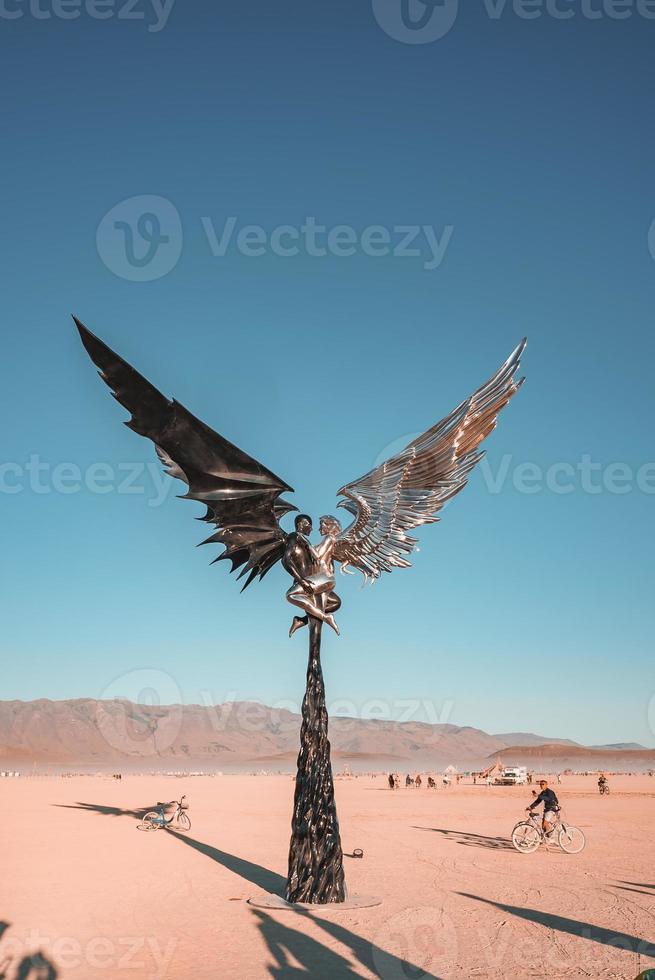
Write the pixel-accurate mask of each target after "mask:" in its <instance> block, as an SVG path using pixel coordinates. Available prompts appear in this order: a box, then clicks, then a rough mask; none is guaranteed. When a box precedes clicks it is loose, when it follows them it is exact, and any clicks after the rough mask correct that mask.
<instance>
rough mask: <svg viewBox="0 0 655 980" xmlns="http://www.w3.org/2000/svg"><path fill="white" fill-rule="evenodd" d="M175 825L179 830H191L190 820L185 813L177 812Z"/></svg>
mask: <svg viewBox="0 0 655 980" xmlns="http://www.w3.org/2000/svg"><path fill="white" fill-rule="evenodd" d="M177 825H178V827H179V828H180V830H191V821H190V820H189V818H188V817H187V815H186V813H184V811H182V813H178V815H177Z"/></svg>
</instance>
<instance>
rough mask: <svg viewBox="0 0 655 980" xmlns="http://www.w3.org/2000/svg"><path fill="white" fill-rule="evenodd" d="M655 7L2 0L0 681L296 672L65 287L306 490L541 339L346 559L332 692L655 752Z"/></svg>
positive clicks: (226, 684)
mask: <svg viewBox="0 0 655 980" xmlns="http://www.w3.org/2000/svg"><path fill="white" fill-rule="evenodd" d="M650 7H652V4H651V5H650ZM650 7H649V5H648V4H646V3H645V2H642V3H640V4H637V3H635V4H634V5H621V8H620V11H619V5H616V4H612V3H610V2H609V0H586V2H585V3H583V2H582V0H579V2H575V0H560V2H559V4H558V5H557V6H554V4H553V3H552V2H549V4H548V8H546V5H545V4H544V6H543V9H542V8H539V7H537V8H535V7H534V5H530V7H529V11H530V12H531V14H534V13H535V10H538V11H540V13H541V16H538V17H534V18H532V17H530V19H528V18H527V17H526V16H525V14H526V11H528V7H527V6H526V7H522V6H521V5H519V4H514V5H513V4H512V3H510V2H509V0H508V2H507V3H506V4H503V3H500V2H496V3H491V0H488V2H487V4H486V5H485V3H484V2H482V0H480V2H473V0H471V2H469V0H467V2H466V3H461V4H460V5H459V10H458V9H457V5H456V4H455V3H454V2H453V0H446V2H445V4H444V5H439V4H437V6H436V7H434V9H431V8H428V7H424V5H423V4H422V3H420V2H419V0H410V2H409V6H408V9H406V10H405V11H404V14H405V20H404V21H403V19H402V15H403V9H402V7H401V0H374V2H373V3H371V0H362V2H361V3H353V2H352V0H348V2H346V0H333V2H331V3H317V2H314V0H309V2H308V0H302V2H301V0H286V2H285V3H270V0H249V2H247V3H240V4H218V3H203V2H201V0H186V2H183V0H176V2H174V3H173V5H172V7H171V8H166V9H164V8H163V7H162V6H161V5H160V4H157V5H153V4H152V3H151V2H150V0H137V3H136V4H135V5H133V6H131V7H130V8H128V7H127V5H126V4H125V0H116V2H112V0H109V3H108V4H105V5H104V6H102V7H101V6H100V5H98V6H93V5H92V4H91V3H90V0H88V2H81V3H80V4H79V5H78V6H75V0H72V2H69V3H68V5H66V4H62V3H61V2H60V0H38V4H37V0H24V2H22V0H3V5H2V12H0V20H1V21H2V23H0V28H1V31H0V34H1V41H0V43H1V44H2V61H1V63H2V69H1V70H2V73H3V76H4V80H3V91H4V93H5V100H4V102H5V105H4V114H3V116H4V119H3V136H4V141H3V143H4V150H3V155H2V164H1V166H2V171H3V177H2V182H1V184H0V194H1V195H2V215H3V226H2V232H3V235H2V238H3V243H4V251H3V261H2V271H3V289H2V309H3V316H2V332H3V345H2V385H1V386H0V399H1V401H2V417H3V420H4V424H3V427H2V449H1V454H2V461H1V463H2V468H1V470H0V474H1V481H0V482H1V484H2V492H0V513H1V515H2V581H1V583H0V586H1V597H2V599H1V601H2V641H1V642H2V647H3V650H2V654H3V668H2V684H1V694H0V696H1V697H3V698H22V699H31V698H37V697H50V698H69V697H83V696H90V697H101V696H113V695H114V694H121V693H123V694H126V695H130V694H134V693H138V691H139V690H142V689H143V688H144V686H145V687H148V686H151V687H154V688H155V689H156V690H157V692H158V694H159V696H160V697H161V698H162V699H163V700H165V701H167V700H176V699H183V700H185V701H193V702H201V703H202V702H203V701H205V702H207V701H216V702H218V701H223V700H225V699H227V698H231V699H244V700H245V699H261V700H263V701H265V702H267V703H269V704H270V703H274V704H281V703H288V704H291V705H294V704H295V705H299V703H300V700H301V698H302V692H303V687H304V669H305V656H306V653H305V645H306V639H305V638H304V637H303V636H302V634H301V635H297V636H295V637H294V638H293V640H291V641H290V640H288V639H287V636H286V631H287V628H288V623H289V621H290V614H291V609H290V607H289V606H288V605H287V604H286V603H285V602H284V600H283V596H284V590H285V589H286V587H287V578H286V575H285V574H284V573H283V571H282V570H281V569H280V568H277V569H275V570H273V571H272V572H271V573H270V574H269V576H268V577H267V578H266V579H265V580H264V582H263V583H261V584H255V585H253V586H251V587H250V588H249V589H248V591H247V592H246V593H244V594H243V595H240V594H239V590H238V587H237V584H236V581H234V580H233V579H232V578H231V577H230V576H229V574H228V569H227V566H226V565H217V566H214V567H210V566H209V561H210V558H211V557H212V556H211V555H210V554H209V549H208V548H205V549H198V550H194V547H193V546H194V544H195V543H196V542H197V541H199V540H201V538H202V537H203V536H204V535H203V531H204V530H205V528H204V525H200V524H196V523H194V521H193V517H194V516H197V514H199V513H201V508H200V507H197V506H196V505H194V504H190V503H188V502H182V501H178V500H176V499H175V492H181V491H182V487H181V486H179V485H174V484H172V483H170V481H169V483H170V486H169V487H168V488H167V489H168V493H167V495H166V496H165V499H164V500H163V501H162V500H161V495H162V492H163V488H164V486H165V482H164V478H162V477H161V476H160V469H159V467H158V465H157V463H156V459H155V456H154V453H153V451H152V447H151V445H150V444H149V443H148V442H147V441H145V440H143V439H140V438H139V437H137V436H136V435H134V434H133V433H131V432H130V431H129V430H128V429H126V428H125V427H123V426H122V425H121V420H123V419H124V418H125V417H126V415H125V412H124V410H123V409H122V408H121V407H120V406H119V405H117V404H116V403H115V402H114V401H113V399H112V398H111V397H110V395H109V392H108V391H107V389H106V388H105V386H104V385H103V384H102V382H101V381H100V380H99V379H98V378H97V376H96V374H95V371H94V369H93V366H92V365H91V364H90V362H89V360H88V358H87V356H86V354H85V352H84V351H83V350H82V348H81V345H80V343H79V339H78V337H77V334H76V332H75V331H74V328H73V324H72V321H71V320H70V313H72V312H74V313H76V314H77V315H78V316H79V317H80V318H81V319H82V320H83V321H84V322H85V323H86V324H87V325H88V326H89V327H90V328H91V329H92V330H94V331H95V332H96V333H98V334H99V335H100V336H101V337H103V339H105V340H106V341H107V343H109V344H110V346H112V347H114V348H115V349H117V350H118V351H119V352H121V353H122V354H123V355H124V356H125V357H126V358H127V359H128V360H130V361H131V362H132V363H133V364H134V365H135V366H136V367H138V368H139V369H140V370H141V371H142V372H143V373H145V374H146V375H147V376H148V377H149V378H150V379H151V380H152V381H153V382H154V383H155V384H156V385H157V386H158V387H160V388H161V389H162V390H163V391H164V392H166V393H167V394H169V395H173V396H175V397H176V398H177V399H178V400H180V401H181V402H182V403H183V404H185V405H186V406H187V407H188V408H189V409H190V410H191V411H193V412H194V413H195V414H197V415H199V416H200V417H201V418H202V419H203V420H205V421H206V422H207V423H209V424H210V425H212V426H213V427H214V428H216V429H217V430H218V431H220V432H221V433H223V434H224V435H225V436H226V437H227V438H229V439H230V440H232V441H233V442H235V443H237V444H238V445H239V446H241V447H242V448H244V449H245V450H246V451H247V452H249V453H251V454H252V455H254V456H256V457H257V458H258V459H260V460H261V461H262V462H263V463H264V464H265V465H267V466H268V467H269V468H271V469H272V470H273V471H274V472H276V473H277V474H279V475H280V476H281V477H282V478H283V479H285V480H286V481H287V482H288V483H290V484H291V485H292V486H293V487H295V489H296V494H295V498H294V499H295V503H296V504H297V505H298V506H299V507H300V508H301V509H302V510H305V511H308V512H309V513H311V514H313V515H314V516H315V517H317V516H318V515H320V514H322V513H329V512H331V511H333V510H334V504H335V492H336V490H337V489H338V487H340V486H341V485H342V484H343V483H345V482H348V481H350V480H352V479H354V478H356V477H357V476H359V475H361V474H362V473H364V472H365V471H367V470H368V469H369V468H370V467H371V466H372V465H373V464H374V463H375V462H376V461H378V460H380V459H381V458H383V455H384V453H385V451H387V450H389V447H391V449H392V450H393V449H397V448H399V447H400V445H402V443H403V441H408V440H409V439H410V438H412V437H413V436H414V435H415V434H416V433H417V432H419V431H421V430H422V429H424V428H427V427H428V426H429V425H431V424H432V423H434V422H435V421H436V420H437V419H439V418H441V417H442V416H443V415H445V414H446V413H447V412H449V411H450V410H451V409H452V408H453V407H454V406H455V405H456V404H457V403H458V402H459V401H460V400H461V399H462V398H464V397H465V396H467V395H468V394H469V393H470V392H471V391H472V390H473V389H474V388H475V387H476V386H477V385H478V384H480V383H481V382H482V381H483V380H485V379H486V378H487V377H488V376H489V375H490V374H491V373H492V372H493V371H494V370H495V369H496V368H497V367H498V366H499V364H500V363H501V362H502V361H503V360H504V359H505V357H506V356H507V354H508V353H509V352H510V350H511V349H512V348H513V347H514V345H515V344H516V343H517V342H518V340H519V339H520V338H521V337H522V336H523V335H524V334H527V335H528V337H529V346H528V350H527V352H526V356H525V359H524V370H525V373H526V374H527V377H528V381H527V383H526V385H525V386H524V388H523V389H522V391H521V392H520V393H519V395H518V396H517V397H516V398H515V399H514V400H513V402H512V403H511V405H510V406H509V407H508V408H507V409H506V410H505V411H504V413H503V414H502V416H501V418H500V424H499V428H498V430H497V432H496V433H495V434H494V435H493V436H492V438H491V439H489V440H488V442H487V449H488V457H487V464H486V468H484V469H482V470H481V469H478V470H477V471H476V473H475V474H474V476H473V478H472V480H471V482H470V484H469V486H468V487H467V488H466V489H465V491H464V492H463V493H462V494H460V496H459V497H457V499H456V500H455V501H454V502H453V503H452V504H451V505H450V506H449V507H448V508H447V510H446V512H445V513H444V518H443V521H442V522H441V523H440V524H438V525H436V526H432V527H428V528H424V529H423V530H422V532H421V533H420V537H421V551H420V553H419V554H418V555H417V556H416V561H415V566H414V567H413V568H412V569H411V570H407V571H402V570H398V571H396V572H394V573H393V575H389V576H385V577H384V579H383V580H382V581H380V582H379V583H378V584H376V585H375V586H374V587H373V588H369V589H365V590H363V591H362V590H361V589H360V582H359V579H358V580H356V579H345V578H344V579H341V580H340V592H341V594H342V597H343V600H344V604H343V609H342V611H341V612H340V614H339V622H340V625H341V629H342V636H341V638H340V639H337V638H336V637H333V636H332V635H330V636H329V637H325V639H324V648H325V653H324V662H325V671H326V682H327V685H328V699H329V701H330V703H331V704H332V706H333V709H334V710H335V711H343V712H345V713H353V712H357V713H360V714H364V715H371V716H373V715H376V714H377V715H382V716H385V717H395V718H400V717H414V718H421V719H424V720H425V719H427V720H439V721H449V722H452V723H454V724H470V725H473V726H477V727H481V728H484V729H485V730H487V731H492V732H502V731H517V730H518V731H535V732H538V733H541V734H544V735H551V736H561V737H570V738H575V739H579V740H582V741H585V742H589V743H598V742H615V741H632V740H635V741H638V742H641V743H644V744H647V745H653V744H655V734H654V730H653V729H654V728H655V706H651V722H650V724H649V720H648V711H649V703H650V699H651V697H652V695H653V691H654V689H655V684H654V680H653V577H654V576H653V508H654V505H655V465H654V463H653V461H654V460H655V450H654V448H653V438H652V425H653V353H654V348H655V342H654V339H653V326H654V313H653V311H654V309H655V260H654V258H653V256H654V255H655V226H653V228H652V229H651V225H652V222H653V220H654V219H655V183H654V180H653V174H654V173H655V137H654V135H653V134H654V132H655V129H654V127H653V107H654V106H655V98H654V92H653V89H654V84H653V83H654V81H655V59H654V58H653V51H654V50H655V20H653V19H649V18H648V17H647V16H646V14H647V13H648V12H649V9H650ZM558 12H559V13H558ZM562 12H563V13H565V14H568V13H572V16H571V17H570V18H568V17H567V18H564V16H560V15H562ZM618 12H620V13H622V14H626V13H628V16H626V17H625V18H623V19H618V16H617V14H618ZM408 13H409V16H410V20H409V21H408V19H407V14H408ZM650 13H651V14H652V13H653V11H652V10H651V11H650ZM100 14H102V17H103V19H100V16H99V15H100ZM139 14H141V15H143V16H141V17H139V16H137V15H139ZM411 18H413V21H412V20H411ZM448 18H450V20H448ZM453 19H454V21H453ZM423 21H426V24H425V26H423V27H421V24H422V23H423ZM412 24H413V26H412ZM449 25H452V26H450V29H449V30H447V28H448V27H449ZM426 32H427V33H426ZM439 35H443V36H439ZM124 202H126V203H124ZM247 226H255V228H254V229H253V228H252V227H251V228H250V229H248V228H247ZM282 226H285V227H282ZM316 226H320V227H322V228H324V229H325V230H320V228H319V229H317V228H316ZM339 226H344V227H339ZM403 229H404V230H403ZM649 231H650V248H649ZM328 232H329V237H328ZM410 238H411V240H410ZM408 252H409V253H410V254H407V253H408ZM254 253H257V254H254ZM339 513H343V512H339Z"/></svg>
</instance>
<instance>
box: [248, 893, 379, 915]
mask: <svg viewBox="0 0 655 980" xmlns="http://www.w3.org/2000/svg"><path fill="white" fill-rule="evenodd" d="M248 905H253V906H254V907H255V908H256V909H277V910H279V911H286V912H293V911H294V909H297V910H301V911H303V912H332V911H335V912H347V911H348V910H349V909H368V908H373V906H374V905H382V899H381V898H376V897H375V896H373V895H350V896H349V897H348V898H347V899H346V900H345V902H329V903H328V904H327V905H314V904H312V903H310V902H287V901H286V899H284V898H282V896H281V895H273V894H268V895H261V896H257V897H256V898H249V899H248Z"/></svg>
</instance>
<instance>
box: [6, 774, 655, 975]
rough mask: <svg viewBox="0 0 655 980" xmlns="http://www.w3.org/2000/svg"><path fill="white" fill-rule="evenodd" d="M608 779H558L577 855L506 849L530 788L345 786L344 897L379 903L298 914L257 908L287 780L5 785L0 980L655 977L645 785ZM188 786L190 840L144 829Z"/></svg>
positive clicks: (286, 814) (653, 820) (270, 876)
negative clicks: (158, 806) (577, 833)
mask: <svg viewBox="0 0 655 980" xmlns="http://www.w3.org/2000/svg"><path fill="white" fill-rule="evenodd" d="M610 783H611V788H612V793H611V795H610V796H609V797H608V798H605V797H603V798H601V797H599V795H598V792H597V790H596V784H595V779H594V778H593V777H582V776H570V777H563V783H562V786H560V787H557V786H555V787H554V788H555V789H556V791H557V792H558V794H559V795H560V799H561V801H562V803H563V806H564V814H565V817H567V818H568V819H569V820H570V821H571V822H572V823H575V824H577V825H579V826H580V827H582V828H583V830H584V832H585V834H586V837H587V847H586V849H585V850H584V851H583V852H582V853H581V854H578V855H575V856H574V855H567V854H564V853H562V852H561V851H560V850H559V849H558V848H556V847H551V848H549V849H545V848H540V850H539V851H538V852H536V853H535V854H532V855H520V854H518V853H517V852H516V851H515V850H514V849H513V848H512V846H511V844H510V842H509V835H510V833H511V829H512V827H513V825H514V823H515V822H516V821H517V820H519V819H521V818H522V815H523V809H524V807H525V805H526V803H527V802H529V801H530V789H529V788H526V787H507V788H505V787H486V786H473V785H470V784H468V783H466V784H465V783H462V784H461V785H459V786H453V787H451V788H450V789H444V788H442V787H441V786H439V788H438V789H437V790H436V791H434V790H428V789H426V788H425V782H424V785H423V788H421V789H420V790H415V789H407V790H406V789H404V788H403V789H401V790H399V791H396V792H391V791H390V790H389V789H388V788H387V783H386V779H385V778H384V777H383V776H378V777H377V778H373V777H368V776H361V777H358V778H338V779H337V780H336V793H337V805H338V810H339V819H340V824H341V835H342V842H343V847H344V851H345V852H346V853H349V852H351V851H352V850H353V848H357V847H360V848H362V849H363V851H364V857H363V859H362V860H357V859H353V858H350V857H346V858H345V859H344V860H345V866H346V875H347V883H348V888H349V892H350V893H351V894H353V893H358V894H363V895H375V896H379V897H380V898H381V899H382V904H381V905H379V906H378V907H374V908H366V909H359V910H354V911H341V912H340V911H338V910H336V909H332V910H330V909H326V910H319V911H316V912H311V913H307V912H296V911H274V912H268V911H263V910H261V909H258V908H255V907H253V906H252V905H249V904H248V898H250V897H254V896H257V895H262V894H263V893H264V892H265V891H273V892H275V891H279V890H280V889H281V887H282V885H283V881H284V876H285V872H286V858H287V848H288V842H289V828H290V813H291V805H292V797H293V785H294V784H293V780H292V779H291V777H290V776H237V775H235V776H228V775H224V776H215V777H193V778H173V777H156V776H127V775H124V776H123V779H122V780H120V781H116V780H113V779H111V778H108V777H102V776H79V777H75V778H60V777H48V778H45V777H32V778H26V777H21V778H19V779H4V780H2V781H1V782H0V802H1V804H2V814H3V820H2V832H3V843H2V862H1V872H2V873H1V875H0V976H3V975H4V976H6V977H8V978H10V980H13V978H14V976H18V975H20V976H29V977H30V978H32V977H34V978H35V980H37V978H38V980H53V978H54V977H58V978H62V980H68V978H76V980H78V978H79V980H82V978H84V980H92V978H96V977H111V978H123V977H125V978H128V977H129V978H132V980H142V978H152V980H164V978H166V980H181V978H193V980H205V978H207V980H209V978H212V980H216V978H221V980H222V978H235V980H236V978H238V980H243V978H245V980H250V978H253V980H259V978H265V977H280V978H300V977H312V978H314V977H321V978H322V977H325V978H342V977H343V978H355V977H380V978H382V980H396V978H398V980H404V978H408V980H409V978H411V980H420V978H423V977H425V978H431V977H436V978H442V980H449V978H460V977H461V978H467V977H485V978H487V977H489V978H512V980H516V978H518V980H520V978H523V977H526V978H527V977H547V978H549V980H550V978H558V977H594V978H600V977H619V978H629V980H632V978H635V977H637V976H638V974H639V973H640V972H641V971H644V970H647V969H648V968H649V967H653V968H655V922H654V917H653V913H654V911H655V844H654V842H653V830H654V829H655V777H650V778H649V777H648V776H631V777H628V776H622V777H619V776H616V777H611V779H610ZM182 793H186V794H187V796H188V799H189V803H190V809H189V815H190V817H191V821H192V827H191V831H190V832H189V833H187V834H181V833H176V832H170V831H165V830H162V831H157V832H154V833H148V834H144V833H140V832H138V831H137V829H136V822H137V819H138V815H139V814H140V813H141V812H142V811H144V810H146V809H150V808H151V807H152V805H153V804H154V803H155V802H156V801H157V800H168V799H173V798H179V796H180V795H181V794H182ZM37 953H38V954H39V955H38V956H37V955H36V954H37ZM30 956H34V958H33V959H32V960H31V961H30V960H29V957H30ZM21 963H23V967H22V969H23V971H25V970H26V969H27V968H28V967H29V969H30V971H31V972H29V973H26V972H23V973H22V974H20V973H19V970H20V969H21V966H20V964H21ZM26 963H27V966H26V965H25V964H26ZM3 970H4V973H3ZM12 971H13V972H12Z"/></svg>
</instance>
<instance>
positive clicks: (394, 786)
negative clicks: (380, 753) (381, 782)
mask: <svg viewBox="0 0 655 980" xmlns="http://www.w3.org/2000/svg"><path fill="white" fill-rule="evenodd" d="M395 788H396V782H395V780H394V778H393V773H392V772H390V773H389V789H395Z"/></svg>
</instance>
